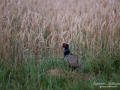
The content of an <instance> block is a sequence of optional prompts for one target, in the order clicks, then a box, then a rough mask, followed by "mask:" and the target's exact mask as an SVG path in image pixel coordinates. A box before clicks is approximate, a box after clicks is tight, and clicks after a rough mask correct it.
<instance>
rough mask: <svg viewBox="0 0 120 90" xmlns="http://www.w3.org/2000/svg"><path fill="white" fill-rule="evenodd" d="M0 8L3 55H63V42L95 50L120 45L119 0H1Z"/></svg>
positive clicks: (8, 57) (19, 57) (0, 34)
mask: <svg viewBox="0 0 120 90" xmlns="http://www.w3.org/2000/svg"><path fill="white" fill-rule="evenodd" d="M0 12H1V13H0V44H1V45H0V55H1V56H0V58H6V59H10V58H11V57H12V56H13V52H15V53H16V59H18V60H19V59H22V58H26V57H27V55H28V52H30V55H32V54H34V55H36V57H37V58H40V57H42V56H45V55H49V54H55V55H57V56H60V55H61V54H62V50H61V44H62V43H63V42H67V43H70V46H71V49H72V50H73V49H74V47H73V46H76V47H77V48H79V49H80V50H81V48H87V50H90V51H92V52H94V53H96V52H97V53H98V52H99V51H100V50H101V48H106V47H107V48H108V49H109V50H110V51H111V52H114V51H115V50H116V49H117V48H120V1H119V0H104V1H101V0H59V1H58V0H0ZM14 46H15V48H14ZM73 51H74V50H73ZM75 51H76V49H75Z"/></svg>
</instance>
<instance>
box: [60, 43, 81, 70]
mask: <svg viewBox="0 0 120 90" xmlns="http://www.w3.org/2000/svg"><path fill="white" fill-rule="evenodd" d="M62 47H63V48H65V50H64V61H65V62H67V63H68V64H69V67H71V68H72V69H73V70H75V69H76V68H77V67H79V63H78V60H77V57H76V56H75V55H73V54H72V53H71V52H70V49H69V45H68V44H66V43H63V45H62Z"/></svg>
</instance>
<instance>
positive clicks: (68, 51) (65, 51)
mask: <svg viewBox="0 0 120 90" xmlns="http://www.w3.org/2000/svg"><path fill="white" fill-rule="evenodd" d="M69 54H70V49H69V48H65V50H64V56H66V55H69Z"/></svg>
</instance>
